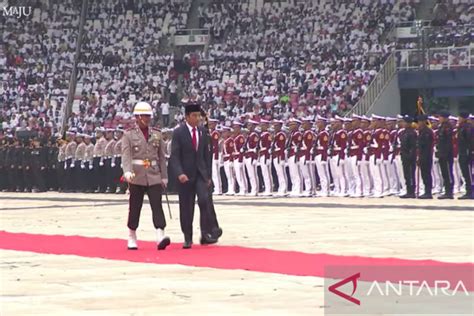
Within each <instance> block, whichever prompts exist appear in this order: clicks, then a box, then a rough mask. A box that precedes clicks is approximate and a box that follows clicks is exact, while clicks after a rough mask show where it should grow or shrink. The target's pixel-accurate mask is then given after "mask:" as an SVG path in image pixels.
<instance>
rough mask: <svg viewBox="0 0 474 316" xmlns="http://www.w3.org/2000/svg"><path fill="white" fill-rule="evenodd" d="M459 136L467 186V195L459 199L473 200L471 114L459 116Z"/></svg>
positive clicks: (473, 147) (461, 165)
mask: <svg viewBox="0 0 474 316" xmlns="http://www.w3.org/2000/svg"><path fill="white" fill-rule="evenodd" d="M457 134H458V150H459V167H460V168H461V173H462V177H463V179H464V185H465V186H466V194H465V195H463V196H461V197H459V198H458V199H459V200H469V199H472V198H473V196H472V179H471V171H470V168H471V162H472V152H473V150H474V126H473V125H472V120H471V122H469V114H468V113H466V112H462V113H460V114H459V126H458V129H457Z"/></svg>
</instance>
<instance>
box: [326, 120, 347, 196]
mask: <svg viewBox="0 0 474 316" xmlns="http://www.w3.org/2000/svg"><path fill="white" fill-rule="evenodd" d="M343 121H344V118H342V117H339V116H338V115H336V116H335V117H334V119H333V121H332V125H331V129H332V130H333V132H334V133H333V138H332V143H331V145H332V146H331V147H330V151H331V155H330V160H329V162H330V167H331V173H332V175H333V181H334V194H333V195H334V196H340V197H345V196H347V195H348V194H347V176H346V174H345V170H344V165H345V159H346V155H345V152H346V147H347V132H346V131H345V130H344V129H342V122H343Z"/></svg>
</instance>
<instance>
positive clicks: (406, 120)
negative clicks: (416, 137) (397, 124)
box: [403, 115, 413, 123]
mask: <svg viewBox="0 0 474 316" xmlns="http://www.w3.org/2000/svg"><path fill="white" fill-rule="evenodd" d="M403 120H404V121H405V122H406V123H413V118H412V117H411V116H408V115H405V116H404V117H403Z"/></svg>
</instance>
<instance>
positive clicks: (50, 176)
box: [46, 164, 59, 191]
mask: <svg viewBox="0 0 474 316" xmlns="http://www.w3.org/2000/svg"><path fill="white" fill-rule="evenodd" d="M56 168H57V165H56V164H52V165H50V166H49V168H48V169H47V171H46V175H47V176H46V190H48V189H53V190H54V191H56V190H58V189H59V186H58V170H57V169H56Z"/></svg>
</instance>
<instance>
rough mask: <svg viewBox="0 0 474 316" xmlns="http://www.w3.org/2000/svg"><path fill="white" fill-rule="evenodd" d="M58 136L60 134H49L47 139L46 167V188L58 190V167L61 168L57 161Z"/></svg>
mask: <svg viewBox="0 0 474 316" xmlns="http://www.w3.org/2000/svg"><path fill="white" fill-rule="evenodd" d="M58 136H59V137H60V136H61V135H54V136H51V137H50V139H49V144H48V145H49V146H48V158H47V159H48V168H47V172H46V173H47V176H46V189H50V190H53V191H59V182H58V177H59V174H58V172H59V169H61V167H60V165H61V163H60V162H59V161H58V153H59V143H58Z"/></svg>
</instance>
